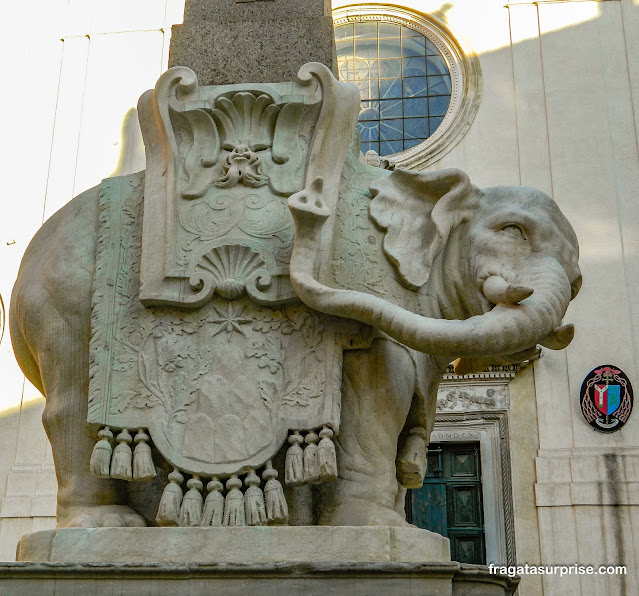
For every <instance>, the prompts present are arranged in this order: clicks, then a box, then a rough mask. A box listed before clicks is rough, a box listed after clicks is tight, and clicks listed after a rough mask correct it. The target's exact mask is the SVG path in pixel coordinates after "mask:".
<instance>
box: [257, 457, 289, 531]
mask: <svg viewBox="0 0 639 596" xmlns="http://www.w3.org/2000/svg"><path fill="white" fill-rule="evenodd" d="M278 475H279V474H278V473H277V470H276V469H275V468H274V467H273V464H272V463H271V460H269V461H267V462H266V469H265V470H264V472H262V478H264V480H266V485H265V486H264V499H265V501H266V517H267V519H268V523H269V524H283V525H285V524H287V523H288V505H287V504H286V498H285V497H284V490H283V489H282V485H281V484H280V481H279V480H277V477H278Z"/></svg>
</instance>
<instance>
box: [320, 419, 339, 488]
mask: <svg viewBox="0 0 639 596" xmlns="http://www.w3.org/2000/svg"><path fill="white" fill-rule="evenodd" d="M319 436H320V437H321V441H320V442H319V446H318V454H317V458H318V460H319V475H320V479H321V480H322V482H333V481H334V480H336V479H337V457H336V456H335V444H334V443H333V441H332V440H331V437H332V436H333V431H332V430H331V429H330V428H328V426H325V427H324V428H323V429H322V430H321V431H320V434H319Z"/></svg>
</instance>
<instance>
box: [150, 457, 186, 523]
mask: <svg viewBox="0 0 639 596" xmlns="http://www.w3.org/2000/svg"><path fill="white" fill-rule="evenodd" d="M182 482H184V476H182V474H180V472H178V470H177V468H174V469H173V471H172V472H171V473H170V474H169V483H168V484H167V485H166V487H165V489H164V492H163V493H162V498H161V499H160V506H159V507H158V514H157V516H156V517H155V521H156V522H157V523H158V525H160V526H177V525H179V522H180V505H182V487H181V486H180V485H181V484H182Z"/></svg>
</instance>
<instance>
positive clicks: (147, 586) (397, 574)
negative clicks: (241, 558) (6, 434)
mask: <svg viewBox="0 0 639 596" xmlns="http://www.w3.org/2000/svg"><path fill="white" fill-rule="evenodd" d="M54 582H55V584H54V586H55V587H54V586H53V585H52V584H53V583H54ZM114 582H117V584H114ZM518 584H519V578H518V577H515V578H511V577H508V576H504V575H498V574H494V573H490V572H489V570H488V568H487V567H484V566H480V565H466V564H463V563H345V562H340V563H318V562H315V561H309V562H306V563H304V564H300V563H268V564H243V565H234V564H226V563H217V564H215V563H214V564H207V565H203V564H198V563H182V564H166V563H147V564H109V563H102V564H100V565H95V564H78V563H0V590H7V591H8V592H9V593H18V594H33V593H36V594H44V593H47V592H49V593H50V592H52V591H53V590H54V589H55V592H56V594H58V593H59V594H75V593H78V590H82V591H83V593H91V594H92V595H93V596H102V595H106V594H108V595H109V596H112V595H113V594H114V591H113V590H114V585H117V586H118V588H119V592H118V593H120V594H123V593H125V592H126V593H127V594H128V593H134V592H135V593H140V592H141V591H144V590H146V591H147V592H148V593H156V594H158V593H164V594H167V593H176V594H177V593H187V592H188V593H189V594H212V593H215V592H216V591H219V593H224V594H234V595H235V594H237V595H238V596H239V595H242V594H246V593H247V592H252V591H255V592H259V594H260V595H263V596H271V595H273V596H279V595H280V594H285V593H286V594H288V593H299V592H300V590H303V591H304V593H305V594H309V595H315V594H317V595H319V594H327V593H329V592H330V593H340V594H351V595H352V596H363V595H365V594H373V593H375V594H383V593H386V594H400V593H401V594H435V593H437V594H449V595H451V596H465V595H467V594H474V595H478V596H481V595H490V596H497V595H499V594H504V595H509V594H513V593H514V591H515V590H516V588H517V585H518ZM185 588H186V591H185ZM74 589H75V591H74ZM89 591H90V592H89Z"/></svg>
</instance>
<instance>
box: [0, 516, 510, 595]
mask: <svg viewBox="0 0 639 596" xmlns="http://www.w3.org/2000/svg"><path fill="white" fill-rule="evenodd" d="M449 552H450V551H449V544H448V539H447V538H444V537H442V536H440V535H439V534H434V533H432V532H428V531H426V530H419V529H417V528H391V527H383V526H381V527H318V526H312V527H311V526H292V527H241V528H67V529H60V530H49V531H46V532H36V533H34V534H30V535H27V536H25V537H24V538H23V539H22V540H21V541H20V544H19V546H18V560H19V562H18V563H5V564H0V593H2V594H12V595H16V596H23V595H31V594H38V595H39V596H44V595H47V594H53V593H55V594H56V596H66V595H67V594H68V595H71V594H91V596H102V595H103V594H104V595H106V594H108V595H109V596H122V595H124V594H127V595H128V594H136V595H137V594H172V593H175V594H187V593H188V594H190V595H192V596H197V595H200V594H202V595H205V594H206V595H208V594H214V593H222V594H228V595H235V594H237V595H240V594H242V595H244V594H251V593H259V594H260V596H269V595H273V596H275V595H278V596H279V595H280V594H292V593H304V594H308V595H310V596H312V595H315V594H317V595H325V594H328V593H330V594H348V595H349V596H358V595H362V596H363V595H365V594H383V593H386V594H406V595H413V594H414V595H417V594H420V595H421V594H429V595H437V596H466V595H468V596H470V595H473V596H476V595H486V596H498V595H499V596H501V595H510V594H512V593H513V592H514V590H515V588H516V587H517V583H518V580H517V579H512V578H509V577H505V576H500V575H495V574H490V573H489V572H488V569H487V568H486V567H483V566H478V565H463V564H460V563H455V562H450V554H449ZM29 561H31V562H29ZM36 561H37V562H36Z"/></svg>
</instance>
